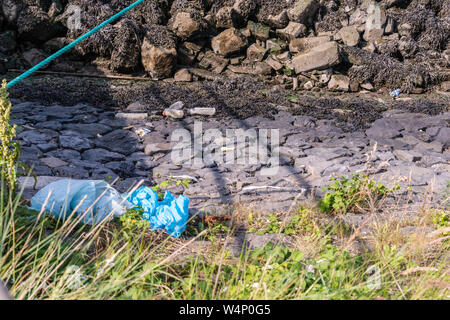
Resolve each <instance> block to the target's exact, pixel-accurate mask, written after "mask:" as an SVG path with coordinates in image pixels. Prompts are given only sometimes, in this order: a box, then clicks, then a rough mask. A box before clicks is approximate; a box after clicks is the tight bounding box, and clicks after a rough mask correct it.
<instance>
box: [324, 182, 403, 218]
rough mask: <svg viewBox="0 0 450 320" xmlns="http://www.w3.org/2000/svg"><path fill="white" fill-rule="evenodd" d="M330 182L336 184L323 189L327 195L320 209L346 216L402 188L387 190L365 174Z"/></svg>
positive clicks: (396, 187) (395, 187) (396, 186)
mask: <svg viewBox="0 0 450 320" xmlns="http://www.w3.org/2000/svg"><path fill="white" fill-rule="evenodd" d="M330 181H333V182H334V183H333V184H332V185H331V186H328V187H324V188H323V191H327V193H326V194H325V195H324V197H323V199H322V200H319V204H320V209H321V210H322V211H324V212H326V213H336V214H339V213H344V214H345V213H347V212H349V211H352V210H355V209H357V211H362V210H363V209H365V208H367V206H368V204H369V202H370V201H373V202H376V201H378V200H379V199H381V198H382V197H383V196H385V195H387V194H389V193H392V192H394V191H395V190H398V189H399V188H400V187H399V186H398V185H395V186H394V187H393V188H387V187H386V186H384V185H383V184H381V183H378V182H376V181H374V180H372V179H369V177H367V176H366V175H363V174H353V175H352V177H351V178H346V177H344V176H340V177H331V178H330Z"/></svg>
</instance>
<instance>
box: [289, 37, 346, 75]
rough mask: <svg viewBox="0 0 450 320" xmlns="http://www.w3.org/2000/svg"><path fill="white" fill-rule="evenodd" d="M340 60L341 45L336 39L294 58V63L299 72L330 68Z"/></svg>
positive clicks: (296, 70)
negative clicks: (339, 45)
mask: <svg viewBox="0 0 450 320" xmlns="http://www.w3.org/2000/svg"><path fill="white" fill-rule="evenodd" d="M340 62H341V58H340V55H339V47H338V44H337V43H336V42H335V41H330V42H326V43H323V44H321V45H319V46H317V47H314V48H312V49H310V50H307V51H306V52H304V53H300V54H298V55H297V56H295V57H294V58H293V59H292V65H293V66H294V68H295V72H297V73H300V72H307V71H312V70H316V69H317V70H321V69H328V68H329V67H332V66H334V65H336V64H338V63H340Z"/></svg>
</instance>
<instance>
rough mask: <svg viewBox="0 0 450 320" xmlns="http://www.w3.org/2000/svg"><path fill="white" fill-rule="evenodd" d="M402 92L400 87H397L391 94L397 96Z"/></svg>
mask: <svg viewBox="0 0 450 320" xmlns="http://www.w3.org/2000/svg"><path fill="white" fill-rule="evenodd" d="M400 93H402V91H401V90H400V89H396V90H393V91H391V93H390V96H391V97H394V98H395V97H397V96H399V95H400Z"/></svg>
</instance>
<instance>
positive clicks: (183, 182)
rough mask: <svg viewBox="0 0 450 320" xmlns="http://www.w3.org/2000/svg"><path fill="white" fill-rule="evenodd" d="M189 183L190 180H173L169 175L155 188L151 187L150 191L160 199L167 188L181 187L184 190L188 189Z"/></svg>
mask: <svg viewBox="0 0 450 320" xmlns="http://www.w3.org/2000/svg"><path fill="white" fill-rule="evenodd" d="M190 183H191V179H183V180H175V179H174V178H173V176H172V175H170V176H169V178H168V179H167V180H164V181H163V182H161V183H159V184H157V185H156V186H153V187H152V189H153V191H155V192H156V193H157V194H158V196H159V198H160V199H161V198H163V197H164V192H165V191H166V190H167V188H169V187H171V186H176V187H178V186H183V187H185V188H189V184H190Z"/></svg>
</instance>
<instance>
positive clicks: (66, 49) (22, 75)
mask: <svg viewBox="0 0 450 320" xmlns="http://www.w3.org/2000/svg"><path fill="white" fill-rule="evenodd" d="M144 1H145V0H138V1H136V2H134V3H133V4H131V5H130V6H128V7H126V8H125V9H123V10H122V11H120V12H119V13H117V14H115V15H114V16H112V17H111V18H109V19H108V20H106V21H105V22H103V23H102V24H100V25H98V26H97V27H95V28H94V29H92V30H91V31H89V32H87V33H85V34H84V35H82V36H81V37H79V38H78V39H76V40H74V41H73V42H72V43H70V44H68V45H67V46H65V47H64V48H62V49H60V50H59V51H58V52H56V53H54V54H52V55H51V56H50V57H48V58H47V59H45V60H43V61H41V62H39V63H38V64H37V65H35V66H34V67H33V68H31V69H29V70H28V71H26V72H24V73H22V74H21V75H20V76H18V77H17V78H15V79H13V80H11V81H10V82H9V83H8V84H7V85H6V88H7V89H9V88H11V87H12V86H14V85H15V84H17V83H19V82H21V81H22V80H24V79H25V78H27V77H29V76H30V75H31V74H32V73H34V72H35V71H37V70H39V69H40V68H42V67H43V66H46V65H47V64H49V63H50V62H52V61H53V60H55V59H56V58H58V57H59V56H61V55H62V54H64V53H65V52H67V51H69V50H70V49H72V48H73V47H75V46H76V45H77V44H79V43H80V42H81V41H83V40H85V39H86V38H89V37H90V36H92V35H93V34H94V33H96V32H97V31H99V30H100V29H102V28H103V27H105V26H107V25H108V24H110V23H111V22H113V21H114V20H116V19H117V18H120V17H121V16H123V15H124V14H125V13H127V12H128V11H130V10H131V9H133V8H135V7H137V6H138V5H140V4H141V3H142V2H144Z"/></svg>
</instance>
